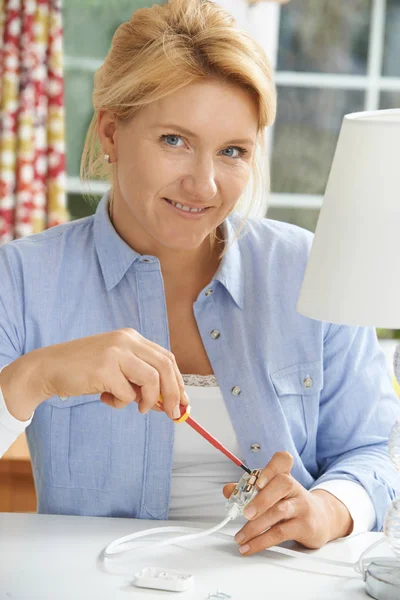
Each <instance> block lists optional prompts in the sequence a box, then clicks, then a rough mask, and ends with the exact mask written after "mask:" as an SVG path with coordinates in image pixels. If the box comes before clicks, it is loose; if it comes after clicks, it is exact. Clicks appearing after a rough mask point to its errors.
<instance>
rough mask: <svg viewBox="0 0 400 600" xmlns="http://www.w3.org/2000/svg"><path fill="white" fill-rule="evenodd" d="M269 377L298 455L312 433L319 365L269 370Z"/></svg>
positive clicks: (315, 422)
mask: <svg viewBox="0 0 400 600" xmlns="http://www.w3.org/2000/svg"><path fill="white" fill-rule="evenodd" d="M270 377H271V380H272V384H273V386H274V389H275V392H276V394H277V396H278V400H279V402H280V405H281V407H282V410H283V413H284V415H285V419H286V421H287V423H288V426H289V429H290V432H291V434H292V438H293V441H294V444H295V446H296V448H297V451H298V453H299V455H302V454H303V453H304V452H305V450H306V447H307V445H308V443H309V442H311V441H313V440H315V436H316V430H317V427H318V414H319V410H318V406H319V398H320V393H321V390H322V388H323V370H322V365H321V363H320V362H318V361H317V362H312V363H302V364H298V365H292V366H290V367H286V368H285V369H281V370H279V371H276V372H275V373H272V374H271V376H270ZM313 443H314V442H313Z"/></svg>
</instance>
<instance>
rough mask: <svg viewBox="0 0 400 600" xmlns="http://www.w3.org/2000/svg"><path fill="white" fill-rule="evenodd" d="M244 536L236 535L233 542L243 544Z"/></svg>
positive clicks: (242, 534)
mask: <svg viewBox="0 0 400 600" xmlns="http://www.w3.org/2000/svg"><path fill="white" fill-rule="evenodd" d="M245 538H246V536H245V535H244V533H240V532H239V533H237V534H236V535H235V542H237V543H238V544H241V543H242V542H244V540H245Z"/></svg>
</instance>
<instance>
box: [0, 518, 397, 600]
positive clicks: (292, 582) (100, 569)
mask: <svg viewBox="0 0 400 600" xmlns="http://www.w3.org/2000/svg"><path fill="white" fill-rule="evenodd" d="M164 524H165V525H167V524H168V525H178V526H181V525H182V526H190V527H193V526H195V527H200V528H206V527H207V526H209V525H213V524H211V523H201V522H200V523H193V522H190V523H188V522H185V521H168V522H162V521H144V520H136V519H114V518H105V517H75V516H62V515H37V514H17V513H0V599H1V600H3V599H4V600H6V599H7V598H15V599H17V598H18V599H21V600H22V599H23V600H25V599H26V600H54V599H55V598H57V600H71V599H72V598H76V599H77V600H81V599H85V600H89V599H90V600H91V599H94V598H95V599H96V600H110V598H112V600H118V598H121V599H122V598H125V599H126V598H129V595H132V596H134V597H135V598H143V599H147V600H150V599H151V600H159V599H160V600H161V599H163V600H166V599H167V598H176V599H178V598H179V599H182V600H187V599H190V600H206V599H207V597H208V595H209V594H211V593H215V592H216V591H217V590H220V591H222V592H224V593H225V594H229V595H230V596H231V598H232V600H247V599H248V600H258V599H260V600H261V599H264V598H279V599H280V600H321V598H323V599H324V600H339V599H345V600H353V599H354V600H355V599H356V598H359V599H363V600H366V598H367V596H366V594H365V586H364V583H363V581H362V579H361V577H360V576H358V575H357V574H356V573H355V572H354V571H353V570H352V569H351V568H348V569H347V568H342V567H337V566H333V565H326V564H323V563H318V562H314V561H311V560H308V559H307V558H302V557H301V556H300V557H299V558H293V557H290V556H285V555H279V554H276V553H272V552H268V551H267V552H264V553H262V554H258V555H254V556H252V557H243V556H241V555H240V554H239V550H238V545H237V544H236V542H235V541H234V540H233V538H232V541H230V540H224V539H219V538H215V537H208V538H203V539H200V540H195V541H192V542H186V543H183V542H182V544H181V545H176V546H169V547H168V546H167V547H163V548H157V549H155V550H154V552H151V551H150V550H148V551H147V550H145V551H143V550H142V549H140V550H138V551H132V552H129V553H127V554H125V555H122V556H120V557H116V558H112V559H106V562H104V560H103V559H102V558H101V553H102V550H103V549H104V548H105V546H106V545H107V544H108V543H109V542H110V541H112V540H114V539H116V538H119V537H121V536H124V535H127V534H129V533H133V532H135V531H141V530H144V529H147V528H151V527H160V526H162V525H164ZM239 527H240V525H237V524H235V523H234V522H233V523H232V524H229V525H228V526H227V527H225V528H224V529H223V530H222V532H225V533H229V534H232V535H234V533H236V531H237V530H238V528H239ZM381 536H382V534H379V533H366V534H362V535H359V536H355V537H352V538H349V539H343V540H337V541H335V542H331V543H330V544H328V545H327V546H325V547H324V548H322V549H321V550H318V551H312V554H313V555H317V556H321V557H324V558H328V559H332V560H339V561H346V562H347V561H348V562H349V563H354V562H355V561H356V560H357V559H358V557H359V556H360V554H361V552H362V551H363V550H365V548H367V547H368V546H369V545H370V544H372V543H373V542H374V541H376V540H377V539H379V538H380V537H381ZM158 539H160V538H158ZM384 546H385V544H383V547H384ZM149 548H150V543H149ZM296 549H299V550H301V548H300V546H296ZM302 552H303V553H305V554H307V553H310V552H311V551H307V550H305V549H303V550H302ZM374 554H376V553H374ZM146 567H162V568H163V569H165V570H168V571H169V570H176V571H181V572H186V573H191V574H192V575H193V577H194V585H193V587H192V589H191V590H190V591H187V592H179V593H177V592H166V591H157V590H149V589H142V588H138V587H136V586H135V585H134V584H133V580H134V575H135V573H138V572H139V571H141V570H142V569H145V568H146Z"/></svg>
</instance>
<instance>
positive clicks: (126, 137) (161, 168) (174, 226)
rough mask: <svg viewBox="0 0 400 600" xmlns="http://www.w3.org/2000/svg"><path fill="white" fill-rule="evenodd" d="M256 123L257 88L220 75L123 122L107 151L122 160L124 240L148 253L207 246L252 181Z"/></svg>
mask: <svg viewBox="0 0 400 600" xmlns="http://www.w3.org/2000/svg"><path fill="white" fill-rule="evenodd" d="M104 121H105V122H104V123H103V125H102V124H101V123H100V128H101V127H102V126H103V127H107V124H106V121H107V119H105V120H104ZM257 129H258V113H257V106H256V103H255V100H254V99H253V98H252V97H251V96H250V94H249V93H248V92H246V91H245V90H243V89H241V88H240V87H236V86H234V85H230V84H226V83H219V82H216V81H213V80H209V81H207V82H199V83H193V84H190V85H187V86H186V87H184V88H183V89H181V90H179V91H178V92H175V93H173V94H171V95H170V96H168V97H166V98H164V99H162V100H158V101H156V102H154V103H152V104H150V105H149V106H146V107H144V108H143V109H141V110H140V111H139V112H138V113H137V114H136V115H135V117H134V118H133V119H132V120H131V121H130V122H129V123H128V124H121V123H117V124H116V128H115V131H114V133H113V134H112V143H113V147H112V149H111V151H108V153H109V154H110V155H111V160H112V162H115V163H116V180H115V182H114V204H113V219H114V222H115V223H117V224H118V226H119V227H122V228H123V233H124V238H125V240H126V238H127V237H128V238H129V242H131V245H132V247H134V248H135V249H138V251H139V252H148V253H151V251H152V250H156V249H157V248H158V247H159V246H162V247H168V248H170V249H175V250H191V249H193V250H194V249H195V248H198V247H200V246H201V244H202V243H203V242H204V240H205V239H206V238H207V237H208V236H209V234H210V233H211V232H212V231H214V230H215V229H216V228H217V227H218V225H220V224H221V223H222V222H223V220H224V219H225V218H226V216H227V215H228V214H229V213H230V212H231V211H232V210H233V208H234V206H235V204H236V203H237V201H238V200H239V198H240V196H241V194H242V192H243V190H244V188H245V186H246V183H247V182H248V179H249V176H250V173H251V164H252V160H253V153H254V151H255V144H256V138H257ZM189 209H190V210H189ZM126 241H127V240H126Z"/></svg>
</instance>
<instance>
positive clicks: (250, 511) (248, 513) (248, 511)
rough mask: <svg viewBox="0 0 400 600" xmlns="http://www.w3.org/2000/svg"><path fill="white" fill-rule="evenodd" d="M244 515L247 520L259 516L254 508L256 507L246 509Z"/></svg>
mask: <svg viewBox="0 0 400 600" xmlns="http://www.w3.org/2000/svg"><path fill="white" fill-rule="evenodd" d="M243 514H244V516H245V517H246V519H251V518H253V517H254V516H255V515H256V514H257V510H256V509H255V508H254V506H248V507H247V508H245V509H244V513H243Z"/></svg>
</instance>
